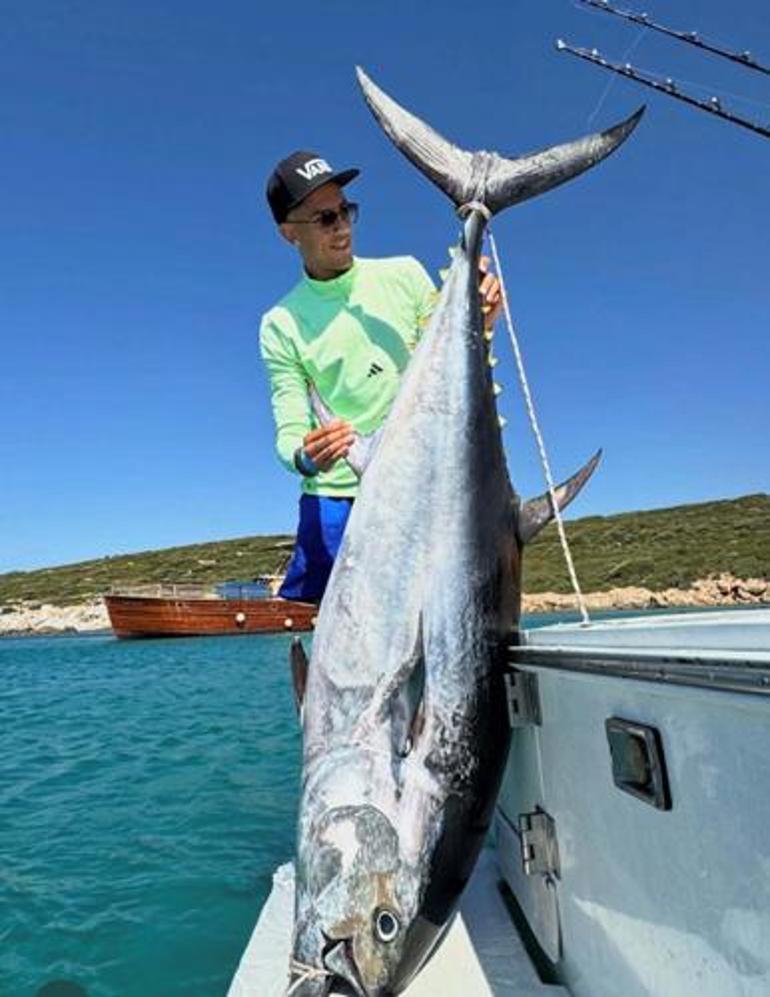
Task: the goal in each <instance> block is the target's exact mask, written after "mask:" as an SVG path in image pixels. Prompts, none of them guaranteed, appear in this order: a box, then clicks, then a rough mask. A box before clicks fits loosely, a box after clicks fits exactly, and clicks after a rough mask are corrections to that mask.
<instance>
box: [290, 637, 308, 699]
mask: <svg viewBox="0 0 770 997" xmlns="http://www.w3.org/2000/svg"><path fill="white" fill-rule="evenodd" d="M289 661H290V663H291V680H292V685H293V686H294V705H295V706H296V707H297V713H298V714H299V715H300V717H301V716H302V706H303V703H304V702H305V688H306V686H307V667H308V661H307V654H306V653H305V648H304V645H303V643H302V638H301V637H295V638H294V640H293V641H292V642H291V650H290V651H289Z"/></svg>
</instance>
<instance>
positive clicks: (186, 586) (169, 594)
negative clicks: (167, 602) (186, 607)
mask: <svg viewBox="0 0 770 997" xmlns="http://www.w3.org/2000/svg"><path fill="white" fill-rule="evenodd" d="M109 595H124V596H134V597H135V598H144V599H221V596H220V594H219V593H218V592H217V590H216V587H215V586H214V585H202V584H200V583H196V582H147V583H142V584H136V585H131V584H126V583H114V584H113V585H111V586H110V591H109Z"/></svg>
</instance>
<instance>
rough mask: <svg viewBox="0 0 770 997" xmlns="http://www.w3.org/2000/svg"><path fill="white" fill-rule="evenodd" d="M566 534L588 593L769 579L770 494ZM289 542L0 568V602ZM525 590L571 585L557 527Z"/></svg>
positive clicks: (70, 597)
mask: <svg viewBox="0 0 770 997" xmlns="http://www.w3.org/2000/svg"><path fill="white" fill-rule="evenodd" d="M567 532H568V536H569V539H570V544H571V547H572V551H573V555H574V558H575V564H576V567H577V571H578V575H579V578H580V583H581V585H582V587H583V589H584V590H585V591H599V590H602V589H607V588H613V587H617V586H622V585H643V586H646V587H647V588H651V589H664V588H668V587H679V588H686V587H687V586H688V585H689V584H690V583H691V582H693V581H694V580H695V579H697V578H705V577H706V576H708V575H710V574H716V573H719V572H721V571H729V572H731V573H732V574H734V575H736V576H738V577H739V578H748V577H759V578H770V495H764V494H763V495H747V496H745V497H744V498H740V499H732V500H725V501H719V502H704V503H702V504H699V505H688V506H675V507H674V508H671V509H655V510H652V511H649V512H627V513H621V514H620V515H616V516H590V517H587V518H585V519H577V520H573V521H571V522H569V523H568V524H567ZM288 540H289V538H287V537H283V536H264V537H244V538H242V539H239V540H224V541H220V542H217V543H205V544H193V545H191V546H188V547H171V548H168V549H167V550H158V551H147V552H144V553H138V554H128V555H125V556H121V557H104V558H100V559H98V560H95V561H84V562H82V563H81V564H69V565H64V566H62V567H57V568H46V569H43V570H40V571H15V572H11V573H9V574H4V575H0V605H5V604H8V603H12V602H17V601H20V600H22V599H24V600H33V601H38V602H51V603H54V604H57V605H68V604H72V603H77V602H82V601H84V600H85V599H87V598H89V597H91V596H94V595H98V594H101V593H103V592H106V591H108V590H109V588H110V586H111V585H112V584H114V583H119V584H129V583H130V584H138V583H146V582H161V581H166V582H174V581H176V582H201V583H208V582H219V581H225V580H249V579H252V578H254V577H255V576H256V575H259V574H263V573H265V572H273V571H275V570H277V569H278V568H280V566H281V565H282V564H283V563H284V562H285V559H286V544H287V541H288ZM524 588H525V591H527V592H545V591H553V592H568V591H569V590H570V586H569V580H568V577H567V572H566V569H565V567H564V561H563V558H562V554H561V548H560V546H559V541H558V536H557V533H556V530H555V528H554V527H553V526H549V527H548V528H547V529H546V530H544V531H543V533H542V534H541V535H540V536H539V537H538V538H537V540H536V541H535V542H534V543H533V544H532V546H531V547H529V548H528V550H527V556H526V561H525V572H524Z"/></svg>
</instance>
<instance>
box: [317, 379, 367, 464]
mask: <svg viewBox="0 0 770 997" xmlns="http://www.w3.org/2000/svg"><path fill="white" fill-rule="evenodd" d="M308 390H309V393H310V405H311V407H312V409H313V412H314V413H315V417H316V419H318V421H319V422H320V424H321V425H322V426H328V425H329V423H330V422H332V421H333V420H334V419H336V418H337V416H336V415H335V414H334V413H333V412H332V410H331V409H330V408H329V406H328V405H327V404H326V402H325V401H324V400H323V399H322V398H321V396H320V395H319V394H318V391H317V389H316V387H315V385H314V384H311V385H310V387H309V389H308ZM353 435H354V440H353V444H352V445H351V447H350V450H348V455H347V457H346V458H345V460H346V461H347V462H348V464H349V465H350V467H351V468H352V470H353V471H354V472H355V474H357V475H358V477H359V478H360V477H361V476H362V474H363V473H364V471H365V470H366V468H367V465H368V464H369V461H370V460H371V459H372V456H373V454H374V451H375V450H376V449H377V444H378V443H379V440H380V436H381V435H382V428H380V429H378V430H376V431H375V432H374V433H370V434H369V435H368V436H363V435H362V434H361V433H357V432H355V431H354V433H353Z"/></svg>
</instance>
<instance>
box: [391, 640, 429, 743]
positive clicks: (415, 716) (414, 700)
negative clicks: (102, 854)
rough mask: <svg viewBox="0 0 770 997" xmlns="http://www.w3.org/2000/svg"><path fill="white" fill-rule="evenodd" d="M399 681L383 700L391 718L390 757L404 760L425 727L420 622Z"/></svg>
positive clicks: (423, 658)
mask: <svg viewBox="0 0 770 997" xmlns="http://www.w3.org/2000/svg"><path fill="white" fill-rule="evenodd" d="M399 674H400V679H401V680H400V681H399V682H398V684H397V685H396V686H395V688H394V689H393V691H392V692H391V694H390V696H389V697H388V699H387V700H386V704H385V709H386V712H387V713H389V715H390V729H391V744H392V747H393V754H394V755H396V756H398V757H399V758H405V757H406V756H407V755H408V754H409V753H410V752H411V751H412V749H413V748H414V746H415V744H416V742H417V740H418V739H419V736H420V734H421V733H422V729H423V727H424V726H425V653H424V650H423V644H422V621H421V623H420V627H419V630H418V638H417V642H416V646H415V653H414V655H412V657H411V658H410V659H409V663H408V665H407V666H406V667H405V668H404V669H403V670H400V672H399Z"/></svg>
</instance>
